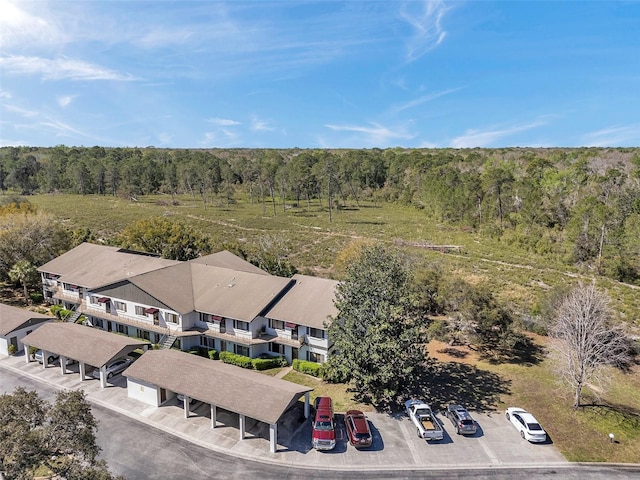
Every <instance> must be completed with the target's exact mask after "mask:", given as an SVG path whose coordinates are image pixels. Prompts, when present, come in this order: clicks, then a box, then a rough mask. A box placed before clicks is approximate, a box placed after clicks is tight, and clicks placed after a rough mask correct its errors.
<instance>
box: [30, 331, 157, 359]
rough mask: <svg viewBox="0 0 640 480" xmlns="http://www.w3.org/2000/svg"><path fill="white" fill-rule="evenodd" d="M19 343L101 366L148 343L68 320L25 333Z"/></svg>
mask: <svg viewBox="0 0 640 480" xmlns="http://www.w3.org/2000/svg"><path fill="white" fill-rule="evenodd" d="M22 343H24V344H25V345H31V346H34V347H38V348H40V349H42V350H45V351H47V352H50V353H55V354H57V355H64V356H65V357H67V358H72V359H74V360H78V361H80V362H84V363H88V364H89V365H93V366H94V367H101V366H102V365H104V364H106V363H107V362H108V361H109V360H111V359H112V358H117V357H122V356H125V355H127V354H128V353H131V352H132V351H133V350H135V349H136V348H138V347H141V346H142V345H149V344H148V343H147V342H143V341H140V340H135V339H133V338H129V337H125V336H123V335H116V334H115V333H109V332H105V331H103V330H99V329H97V328H91V327H86V326H84V325H79V324H77V323H69V322H55V323H47V324H45V325H42V326H41V327H40V328H38V329H37V330H34V331H33V332H31V333H30V334H29V335H26V336H25V337H24V338H23V339H22Z"/></svg>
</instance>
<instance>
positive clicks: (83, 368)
mask: <svg viewBox="0 0 640 480" xmlns="http://www.w3.org/2000/svg"><path fill="white" fill-rule="evenodd" d="M86 379H87V368H86V366H85V364H84V362H80V381H81V382H83V381H84V380H86Z"/></svg>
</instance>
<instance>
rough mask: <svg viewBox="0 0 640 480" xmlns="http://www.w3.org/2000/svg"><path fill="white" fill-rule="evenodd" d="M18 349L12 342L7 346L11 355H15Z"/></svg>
mask: <svg viewBox="0 0 640 480" xmlns="http://www.w3.org/2000/svg"><path fill="white" fill-rule="evenodd" d="M17 351H18V347H16V346H15V345H14V344H13V343H10V344H9V346H8V347H7V352H9V355H15V354H16V352H17Z"/></svg>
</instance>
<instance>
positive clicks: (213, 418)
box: [211, 403, 218, 428]
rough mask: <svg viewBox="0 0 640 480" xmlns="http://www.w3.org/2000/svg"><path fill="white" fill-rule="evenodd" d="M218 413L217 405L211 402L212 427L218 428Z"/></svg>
mask: <svg viewBox="0 0 640 480" xmlns="http://www.w3.org/2000/svg"><path fill="white" fill-rule="evenodd" d="M217 414H218V411H217V409H216V406H215V405H214V404H213V403H212V404H211V428H216V423H218V419H217V418H216V415H217Z"/></svg>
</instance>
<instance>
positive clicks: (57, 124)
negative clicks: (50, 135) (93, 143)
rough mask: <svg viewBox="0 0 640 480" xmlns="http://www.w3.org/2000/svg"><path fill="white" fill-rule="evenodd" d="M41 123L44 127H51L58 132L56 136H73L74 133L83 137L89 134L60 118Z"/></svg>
mask: <svg viewBox="0 0 640 480" xmlns="http://www.w3.org/2000/svg"><path fill="white" fill-rule="evenodd" d="M40 125H42V126H43V127H47V128H50V129H52V130H54V131H55V132H56V136H58V137H71V136H74V135H79V136H81V137H87V136H88V135H87V134H86V133H84V132H81V131H80V130H77V129H75V128H73V127H72V126H70V125H67V124H66V123H63V122H61V121H59V120H50V121H46V122H40Z"/></svg>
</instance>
